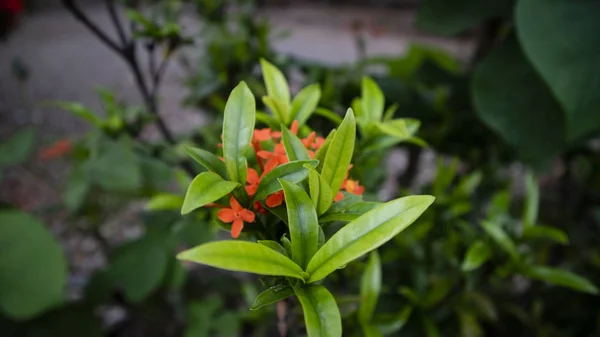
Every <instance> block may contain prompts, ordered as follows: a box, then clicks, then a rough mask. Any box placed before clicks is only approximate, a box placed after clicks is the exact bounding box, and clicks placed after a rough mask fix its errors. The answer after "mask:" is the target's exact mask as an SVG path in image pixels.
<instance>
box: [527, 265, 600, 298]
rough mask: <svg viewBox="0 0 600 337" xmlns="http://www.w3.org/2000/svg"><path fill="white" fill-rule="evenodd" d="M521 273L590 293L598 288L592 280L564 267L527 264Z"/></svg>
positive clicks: (594, 292) (596, 292)
mask: <svg viewBox="0 0 600 337" xmlns="http://www.w3.org/2000/svg"><path fill="white" fill-rule="evenodd" d="M523 274H524V275H525V276H527V277H530V278H533V279H536V280H540V281H544V282H548V283H551V284H554V285H557V286H563V287H567V288H571V289H573V290H577V291H581V292H585V293H590V294H598V288H597V287H596V286H595V285H594V284H593V283H592V282H590V281H589V280H587V279H585V278H583V277H581V276H579V275H577V274H573V273H571V272H570V271H567V270H564V269H558V268H552V267H545V266H528V267H526V268H525V269H524V270H523Z"/></svg>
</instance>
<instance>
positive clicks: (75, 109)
mask: <svg viewBox="0 0 600 337" xmlns="http://www.w3.org/2000/svg"><path fill="white" fill-rule="evenodd" d="M54 105H56V106H57V107H59V108H61V109H63V110H65V111H67V112H70V113H71V114H73V115H75V116H77V117H79V118H81V119H84V120H86V121H88V122H90V123H91V124H92V125H94V126H96V127H102V125H103V123H104V121H103V120H102V119H101V118H100V117H98V116H97V115H96V114H95V113H94V112H93V111H92V110H90V109H88V108H86V107H85V106H83V105H82V104H79V103H74V102H55V103H54Z"/></svg>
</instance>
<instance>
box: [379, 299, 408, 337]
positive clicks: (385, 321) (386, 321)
mask: <svg viewBox="0 0 600 337" xmlns="http://www.w3.org/2000/svg"><path fill="white" fill-rule="evenodd" d="M412 311H413V308H412V306H406V307H404V309H402V310H401V311H400V312H399V313H395V314H384V315H377V316H375V317H373V322H372V324H373V325H374V326H376V327H377V329H378V330H379V331H380V332H381V333H382V334H385V335H391V334H394V333H396V332H398V331H400V330H401V329H402V328H403V327H404V325H406V323H407V322H408V319H409V318H410V315H411V314H412Z"/></svg>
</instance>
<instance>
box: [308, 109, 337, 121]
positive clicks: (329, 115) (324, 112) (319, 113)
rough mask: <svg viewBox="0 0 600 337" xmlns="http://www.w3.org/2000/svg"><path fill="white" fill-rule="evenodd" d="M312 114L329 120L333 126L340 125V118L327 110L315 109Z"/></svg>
mask: <svg viewBox="0 0 600 337" xmlns="http://www.w3.org/2000/svg"><path fill="white" fill-rule="evenodd" d="M314 113H315V115H317V116H321V117H324V118H327V119H329V120H330V121H331V122H333V123H334V124H335V125H340V124H341V123H342V117H340V116H339V115H337V114H336V113H335V112H333V111H331V110H329V109H325V108H316V109H315V112H314Z"/></svg>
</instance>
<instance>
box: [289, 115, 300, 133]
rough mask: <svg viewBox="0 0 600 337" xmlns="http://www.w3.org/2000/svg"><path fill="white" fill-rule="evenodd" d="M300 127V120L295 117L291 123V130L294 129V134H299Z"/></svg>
mask: <svg viewBox="0 0 600 337" xmlns="http://www.w3.org/2000/svg"><path fill="white" fill-rule="evenodd" d="M299 127H300V125H298V121H297V120H295V119H294V121H293V122H292V125H290V131H292V133H293V134H294V136H297V135H298V128H299Z"/></svg>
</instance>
